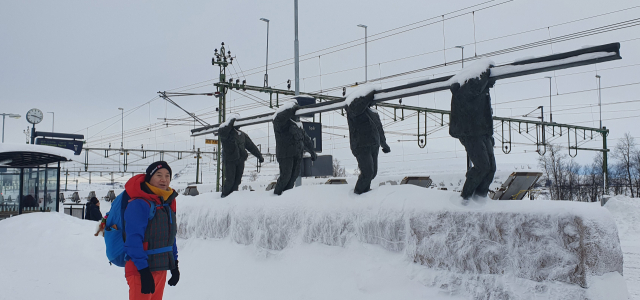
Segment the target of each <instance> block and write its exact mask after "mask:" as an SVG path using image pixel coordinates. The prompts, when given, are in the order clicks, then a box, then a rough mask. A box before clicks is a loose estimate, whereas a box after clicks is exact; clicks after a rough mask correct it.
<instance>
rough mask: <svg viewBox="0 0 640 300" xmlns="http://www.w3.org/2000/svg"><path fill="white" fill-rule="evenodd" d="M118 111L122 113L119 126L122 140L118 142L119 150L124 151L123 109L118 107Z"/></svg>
mask: <svg viewBox="0 0 640 300" xmlns="http://www.w3.org/2000/svg"><path fill="white" fill-rule="evenodd" d="M118 109H119V110H120V111H122V123H121V125H120V129H121V130H122V135H121V137H122V140H121V141H120V149H124V108H122V107H118Z"/></svg>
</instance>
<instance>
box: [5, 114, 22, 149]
mask: <svg viewBox="0 0 640 300" xmlns="http://www.w3.org/2000/svg"><path fill="white" fill-rule="evenodd" d="M0 115H2V142H3V143H4V118H5V117H6V116H9V118H14V119H20V115H19V114H8V113H0Z"/></svg>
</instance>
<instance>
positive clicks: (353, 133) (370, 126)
mask: <svg viewBox="0 0 640 300" xmlns="http://www.w3.org/2000/svg"><path fill="white" fill-rule="evenodd" d="M373 93H374V92H373V91H371V92H369V93H368V94H367V95H366V96H362V97H358V98H355V99H353V101H351V103H349V104H348V106H347V108H346V111H347V122H348V123H349V142H350V145H351V153H353V156H355V157H356V160H357V161H358V168H359V169H360V175H359V176H358V181H357V182H356V186H355V188H354V189H353V192H354V193H356V194H362V193H366V192H368V191H370V190H371V180H373V179H374V178H375V177H376V175H377V174H378V153H379V151H380V146H382V152H384V153H389V152H391V148H389V145H387V139H386V138H385V136H384V130H383V129H382V122H380V116H378V112H376V111H375V110H374V109H373V108H371V106H373V104H374V102H373Z"/></svg>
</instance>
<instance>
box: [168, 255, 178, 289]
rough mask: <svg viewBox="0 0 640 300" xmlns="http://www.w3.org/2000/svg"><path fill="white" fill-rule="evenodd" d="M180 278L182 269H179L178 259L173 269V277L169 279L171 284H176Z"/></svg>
mask: <svg viewBox="0 0 640 300" xmlns="http://www.w3.org/2000/svg"><path fill="white" fill-rule="evenodd" d="M179 280H180V270H178V261H177V260H176V268H175V269H173V270H171V278H170V279H169V285H170V286H175V285H176V284H178V281H179Z"/></svg>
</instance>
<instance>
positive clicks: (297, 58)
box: [293, 0, 300, 96]
mask: <svg viewBox="0 0 640 300" xmlns="http://www.w3.org/2000/svg"><path fill="white" fill-rule="evenodd" d="M293 15H294V17H293V22H294V27H295V40H294V41H293V57H294V65H295V66H294V68H295V77H296V78H295V84H296V91H295V95H296V96H298V95H300V51H299V50H300V49H299V42H298V0H293Z"/></svg>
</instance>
